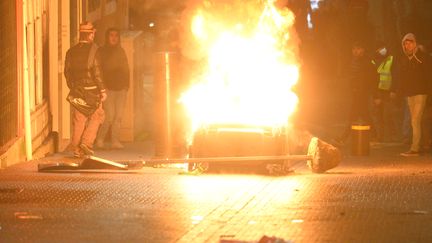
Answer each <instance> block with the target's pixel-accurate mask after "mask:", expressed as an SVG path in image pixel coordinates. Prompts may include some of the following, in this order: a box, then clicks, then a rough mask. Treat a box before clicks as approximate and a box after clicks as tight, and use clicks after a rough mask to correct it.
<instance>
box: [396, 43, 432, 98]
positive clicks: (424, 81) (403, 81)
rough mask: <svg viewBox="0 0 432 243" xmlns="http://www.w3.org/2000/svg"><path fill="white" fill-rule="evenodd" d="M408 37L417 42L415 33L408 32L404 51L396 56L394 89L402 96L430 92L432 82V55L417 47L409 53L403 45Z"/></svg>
mask: <svg viewBox="0 0 432 243" xmlns="http://www.w3.org/2000/svg"><path fill="white" fill-rule="evenodd" d="M407 39H410V40H412V41H414V42H416V39H415V36H414V35H413V34H407V35H405V37H404V38H403V39H402V49H403V51H404V53H403V54H402V55H400V56H399V57H397V58H395V63H394V65H395V69H394V73H393V80H394V83H395V87H394V91H395V92H396V93H398V94H400V95H402V96H414V95H422V94H430V88H431V84H430V83H431V82H432V80H431V74H432V69H431V68H432V66H431V61H430V57H429V56H428V55H427V54H426V53H424V52H422V51H420V50H419V49H418V48H417V47H416V48H415V50H414V52H413V53H412V54H411V55H409V54H408V53H407V51H406V50H405V49H404V46H403V43H404V41H405V40H407Z"/></svg>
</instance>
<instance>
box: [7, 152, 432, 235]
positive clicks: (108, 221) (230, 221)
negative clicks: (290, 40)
mask: <svg viewBox="0 0 432 243" xmlns="http://www.w3.org/2000/svg"><path fill="white" fill-rule="evenodd" d="M143 146H144V147H143V148H142V149H140V150H139V151H138V152H135V153H134V154H133V153H129V152H128V151H127V150H125V151H102V152H99V155H101V156H102V155H103V156H108V157H109V156H112V157H116V156H117V157H116V158H117V159H120V158H122V156H123V158H125V157H127V156H129V157H128V158H126V159H133V158H144V159H145V158H148V156H149V155H148V154H146V152H145V151H147V150H148V149H149V147H148V146H149V145H148V144H147V145H143ZM405 149H406V147H403V146H401V145H391V144H390V145H376V146H374V149H372V151H371V155H370V156H364V157H353V156H349V153H348V152H347V151H345V154H346V156H345V157H344V159H343V162H342V163H341V165H340V166H338V167H337V168H334V169H332V170H330V171H328V172H327V173H324V174H313V173H311V172H310V171H309V170H308V168H307V167H306V166H305V163H304V162H301V163H298V164H296V165H295V166H294V169H295V173H293V174H289V175H286V176H269V175H258V174H246V173H236V174H203V175H198V176H192V175H180V174H179V172H181V171H182V169H179V168H173V167H168V168H151V167H144V168H142V169H140V170H134V171H112V170H101V171H93V172H91V171H87V172H80V173H77V172H75V173H38V172H37V164H38V163H45V162H47V161H58V160H59V159H61V158H63V157H62V156H64V155H58V156H57V157H56V156H54V157H51V158H47V159H44V160H41V161H31V162H24V163H19V164H18V165H16V166H13V167H10V168H7V169H4V170H1V171H0V242H222V241H225V242H236V241H239V242H257V241H258V240H259V239H260V238H261V237H262V236H263V235H267V236H275V237H278V238H281V239H284V240H286V241H287V242H432V156H430V155H425V156H420V157H415V158H404V157H400V156H398V153H399V152H402V151H404V150H405ZM134 156H135V157H134Z"/></svg>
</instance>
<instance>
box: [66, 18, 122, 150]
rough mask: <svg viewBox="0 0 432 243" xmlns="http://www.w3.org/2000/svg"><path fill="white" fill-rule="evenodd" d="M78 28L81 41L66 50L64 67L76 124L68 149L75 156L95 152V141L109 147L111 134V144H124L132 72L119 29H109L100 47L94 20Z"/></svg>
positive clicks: (73, 124) (120, 146)
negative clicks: (123, 125)
mask: <svg viewBox="0 0 432 243" xmlns="http://www.w3.org/2000/svg"><path fill="white" fill-rule="evenodd" d="M79 31H80V35H79V43H78V44H76V45H75V46H73V47H71V48H70V49H69V50H68V51H67V53H66V59H65V67H64V74H65V77H66V82H67V85H68V88H69V89H70V93H69V95H68V98H67V100H68V101H69V102H70V104H71V109H72V126H73V128H72V138H71V142H70V144H69V146H68V149H69V150H71V151H73V154H74V157H82V156H83V155H93V154H94V151H93V144H95V145H96V147H98V148H107V147H106V145H105V141H106V138H107V136H108V135H110V137H111V148H114V149H121V148H123V145H122V144H121V143H120V140H119V130H120V125H121V118H122V114H123V111H124V107H125V104H126V97H127V92H128V89H129V76H130V75H129V67H128V61H127V57H126V53H125V51H124V49H123V48H122V47H121V45H120V31H119V30H118V29H116V28H110V29H108V30H107V31H106V33H105V44H104V45H103V46H102V47H100V48H99V47H98V46H97V45H96V44H95V43H94V37H95V32H96V29H95V28H94V26H93V24H92V23H91V22H85V23H82V24H80V27H79ZM108 131H111V134H108Z"/></svg>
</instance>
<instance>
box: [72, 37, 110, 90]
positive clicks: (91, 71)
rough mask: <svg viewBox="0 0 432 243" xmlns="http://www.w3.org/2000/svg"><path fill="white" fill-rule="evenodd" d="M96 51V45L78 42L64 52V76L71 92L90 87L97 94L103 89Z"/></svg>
mask: <svg viewBox="0 0 432 243" xmlns="http://www.w3.org/2000/svg"><path fill="white" fill-rule="evenodd" d="M97 49H98V47H97V45H96V44H92V43H83V42H80V43H78V44H77V45H75V46H73V47H72V48H70V49H69V50H68V51H67V52H66V59H65V68H64V75H65V77H66V82H67V85H68V87H69V89H70V90H71V91H73V90H74V89H76V88H78V87H79V88H83V87H91V86H97V89H98V91H99V92H100V91H101V90H104V89H105V87H104V83H103V81H102V72H101V64H100V57H99V54H98V50H97ZM90 59H92V60H90Z"/></svg>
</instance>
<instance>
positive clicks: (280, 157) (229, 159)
mask: <svg viewBox="0 0 432 243" xmlns="http://www.w3.org/2000/svg"><path fill="white" fill-rule="evenodd" d="M312 159H313V156H312V155H276V156H243V157H206V158H183V159H182V158H177V159H170V158H167V159H149V160H145V161H144V162H145V163H150V164H151V163H154V164H174V163H209V162H211V163H214V162H250V161H271V160H273V161H283V160H312Z"/></svg>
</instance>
